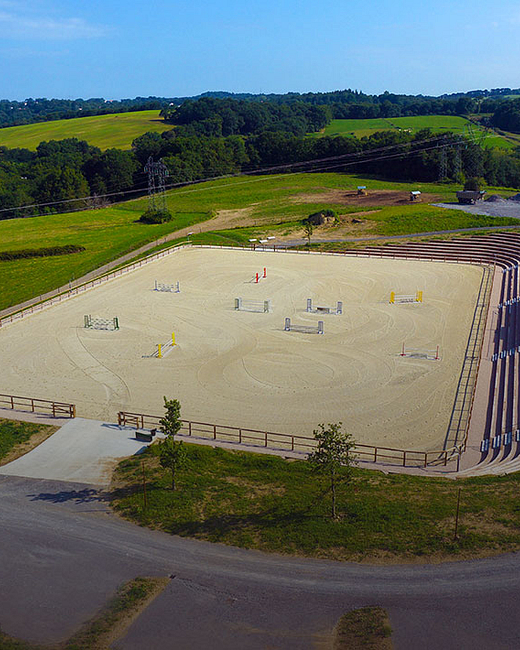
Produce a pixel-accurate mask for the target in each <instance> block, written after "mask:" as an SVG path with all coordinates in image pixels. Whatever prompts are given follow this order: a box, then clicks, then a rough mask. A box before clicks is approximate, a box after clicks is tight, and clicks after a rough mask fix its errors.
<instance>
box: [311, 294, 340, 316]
mask: <svg viewBox="0 0 520 650" xmlns="http://www.w3.org/2000/svg"><path fill="white" fill-rule="evenodd" d="M305 311H308V312H313V313H315V314H337V315H340V314H342V313H343V303H342V302H340V301H339V300H338V302H337V303H336V307H324V306H322V305H314V306H313V304H312V298H307V308H306V310H305Z"/></svg>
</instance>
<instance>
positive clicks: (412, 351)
mask: <svg viewBox="0 0 520 650" xmlns="http://www.w3.org/2000/svg"><path fill="white" fill-rule="evenodd" d="M400 356H401V357H409V358H411V359H428V360H429V361H439V360H440V356H439V346H437V347H436V348H435V350H425V349H422V348H407V347H405V344H404V343H403V348H402V350H401V354H400Z"/></svg>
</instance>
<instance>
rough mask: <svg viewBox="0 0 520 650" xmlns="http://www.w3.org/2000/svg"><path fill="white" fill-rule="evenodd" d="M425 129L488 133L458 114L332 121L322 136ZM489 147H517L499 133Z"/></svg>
mask: <svg viewBox="0 0 520 650" xmlns="http://www.w3.org/2000/svg"><path fill="white" fill-rule="evenodd" d="M421 129H431V130H432V131H433V133H446V132H448V131H451V132H453V133H460V134H462V133H464V130H465V129H466V131H467V130H468V129H470V130H472V131H473V132H474V133H477V134H480V133H481V132H483V131H484V129H483V128H482V127H478V126H476V125H475V124H473V123H472V122H470V121H469V120H467V119H466V118H465V117H459V116H456V115H420V116H417V117H389V118H387V119H384V118H377V119H366V120H332V122H331V123H330V124H329V125H328V126H326V127H325V129H324V130H323V131H322V132H321V133H320V134H315V135H314V137H317V136H320V135H329V136H334V135H343V136H349V135H350V136H355V137H357V138H362V137H364V136H370V135H372V134H373V133H376V132H377V131H392V130H406V131H410V132H411V133H417V131H420V130H421ZM484 143H485V146H488V147H497V148H500V149H513V148H514V147H515V144H514V143H513V142H510V141H509V140H506V139H505V138H502V137H501V136H499V135H497V134H487V135H486V138H485V140H484Z"/></svg>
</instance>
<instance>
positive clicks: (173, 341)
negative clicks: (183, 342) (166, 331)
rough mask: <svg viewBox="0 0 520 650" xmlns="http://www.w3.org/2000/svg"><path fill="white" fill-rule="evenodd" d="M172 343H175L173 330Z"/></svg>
mask: <svg viewBox="0 0 520 650" xmlns="http://www.w3.org/2000/svg"><path fill="white" fill-rule="evenodd" d="M172 345H175V332H172Z"/></svg>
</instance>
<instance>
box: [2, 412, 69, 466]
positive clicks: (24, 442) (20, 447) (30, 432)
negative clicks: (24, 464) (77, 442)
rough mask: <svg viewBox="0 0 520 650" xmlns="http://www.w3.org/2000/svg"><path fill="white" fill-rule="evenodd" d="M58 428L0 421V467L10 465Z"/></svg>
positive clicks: (30, 423) (14, 421)
mask: <svg viewBox="0 0 520 650" xmlns="http://www.w3.org/2000/svg"><path fill="white" fill-rule="evenodd" d="M58 428H59V427H53V426H50V425H48V424H34V423H32V422H18V421H17V420H4V419H0V465H5V464H6V463H10V462H11V461H12V460H15V459H16V458H19V457H20V456H23V455H24V454H26V453H27V452H29V451H31V449H34V448H35V447H37V446H38V445H39V444H40V443H42V442H43V441H44V440H46V439H47V438H48V437H49V436H51V435H52V434H53V433H55V432H56V431H57V430H58Z"/></svg>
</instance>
